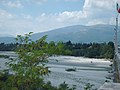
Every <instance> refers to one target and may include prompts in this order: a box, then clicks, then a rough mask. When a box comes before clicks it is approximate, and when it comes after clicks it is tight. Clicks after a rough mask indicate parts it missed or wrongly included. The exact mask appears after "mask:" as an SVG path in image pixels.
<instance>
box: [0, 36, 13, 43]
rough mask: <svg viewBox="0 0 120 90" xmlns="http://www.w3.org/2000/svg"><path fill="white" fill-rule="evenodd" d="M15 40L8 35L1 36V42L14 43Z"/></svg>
mask: <svg viewBox="0 0 120 90" xmlns="http://www.w3.org/2000/svg"><path fill="white" fill-rule="evenodd" d="M14 42H15V38H14V37H8V36H4V37H0V43H14Z"/></svg>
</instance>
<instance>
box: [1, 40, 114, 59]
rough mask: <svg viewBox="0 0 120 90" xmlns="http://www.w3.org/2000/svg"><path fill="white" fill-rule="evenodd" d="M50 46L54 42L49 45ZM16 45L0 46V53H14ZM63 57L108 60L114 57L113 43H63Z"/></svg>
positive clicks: (53, 43)
mask: <svg viewBox="0 0 120 90" xmlns="http://www.w3.org/2000/svg"><path fill="white" fill-rule="evenodd" d="M50 44H51V46H54V45H55V42H51V43H50ZM17 45H18V43H15V44H13V43H11V44H4V43H1V44H0V51H14V50H15V49H16V47H17ZM63 45H64V48H63V53H62V54H63V55H70V56H83V57H89V58H110V59H112V58H113V57H114V43H113V42H108V43H72V42H71V41H68V42H65V43H63Z"/></svg>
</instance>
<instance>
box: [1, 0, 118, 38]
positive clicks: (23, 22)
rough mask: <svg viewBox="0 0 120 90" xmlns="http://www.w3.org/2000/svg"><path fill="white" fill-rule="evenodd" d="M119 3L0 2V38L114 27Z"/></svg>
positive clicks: (105, 0) (104, 0) (97, 0)
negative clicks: (80, 27) (68, 28)
mask: <svg viewBox="0 0 120 90" xmlns="http://www.w3.org/2000/svg"><path fill="white" fill-rule="evenodd" d="M116 2H118V3H119V2H120V0H0V36H7V35H11V36H16V35H18V34H26V33H29V32H34V33H38V32H45V31H49V30H53V29H56V28H61V27H66V26H72V25H86V26H90V25H96V24H111V25H114V24H115V17H116V15H117V12H116Z"/></svg>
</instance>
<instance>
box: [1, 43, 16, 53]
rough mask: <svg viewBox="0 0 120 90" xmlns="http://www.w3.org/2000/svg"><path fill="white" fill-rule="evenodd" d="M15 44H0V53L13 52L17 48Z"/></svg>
mask: <svg viewBox="0 0 120 90" xmlns="http://www.w3.org/2000/svg"><path fill="white" fill-rule="evenodd" d="M17 45H18V44H17V43H15V44H14V43H10V44H5V43H0V51H14V50H15V49H16V47H17Z"/></svg>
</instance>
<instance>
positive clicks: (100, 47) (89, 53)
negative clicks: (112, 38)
mask: <svg viewBox="0 0 120 90" xmlns="http://www.w3.org/2000/svg"><path fill="white" fill-rule="evenodd" d="M64 49H65V52H66V53H65V54H64V53H63V55H72V56H83V57H89V58H107V59H108V58H110V59H112V58H113V57H114V43H113V42H108V43H88V44H87V43H83V44H82V43H76V44H74V43H72V42H71V41H68V42H66V43H64Z"/></svg>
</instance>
